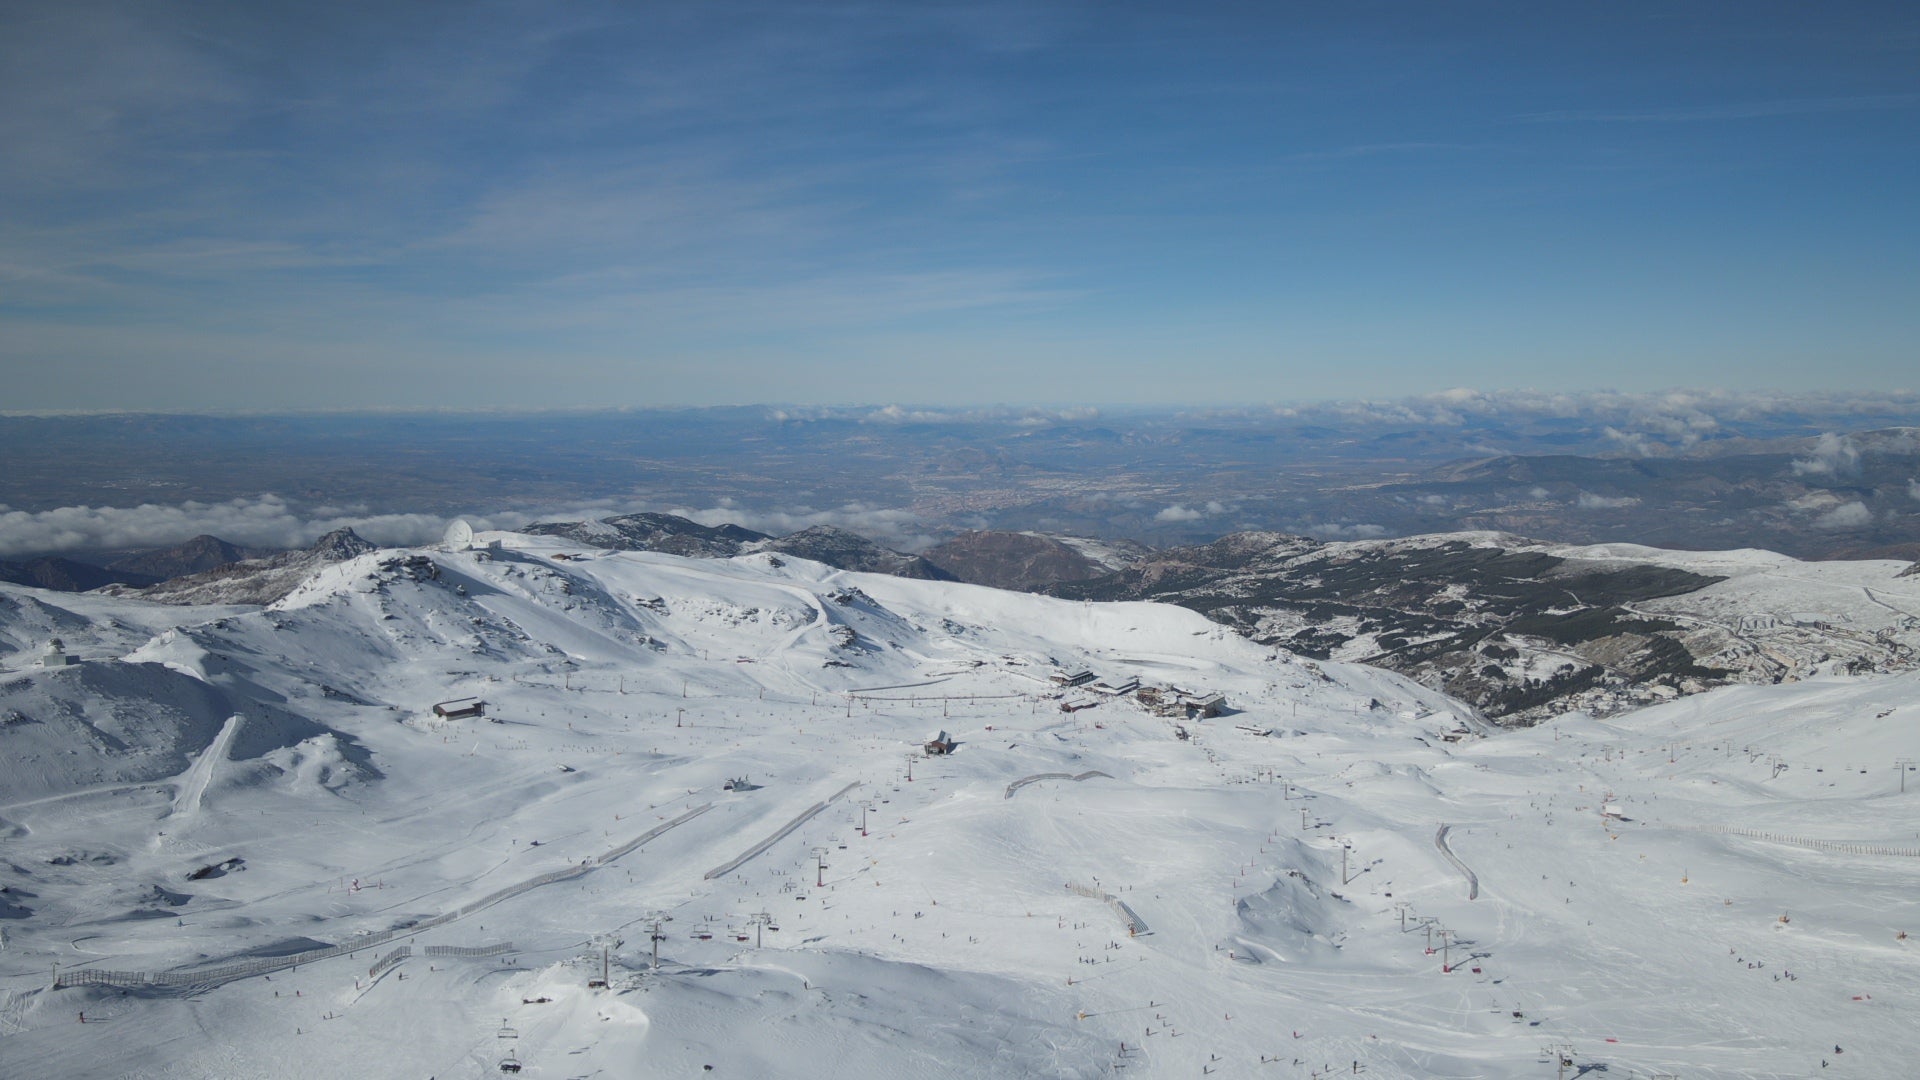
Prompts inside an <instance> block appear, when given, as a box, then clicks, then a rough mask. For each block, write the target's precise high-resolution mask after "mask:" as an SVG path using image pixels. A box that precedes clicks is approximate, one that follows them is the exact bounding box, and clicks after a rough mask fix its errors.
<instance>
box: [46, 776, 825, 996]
mask: <svg viewBox="0 0 1920 1080" xmlns="http://www.w3.org/2000/svg"><path fill="white" fill-rule="evenodd" d="M835 797H836V798H838V796H835ZM825 806H826V804H825V803H822V804H821V807H822V808H825ZM711 809H713V804H712V803H703V804H702V805H700V806H697V807H695V808H693V809H692V810H689V811H687V812H686V813H684V814H681V815H680V816H679V817H677V818H674V819H673V820H672V821H668V822H663V823H662V824H660V825H656V826H654V827H653V828H652V829H649V830H647V831H646V832H645V833H643V834H641V835H640V836H638V837H636V838H634V839H632V840H629V841H627V842H626V843H624V844H621V845H620V846H619V847H616V848H614V849H613V850H611V851H609V852H608V853H607V854H605V855H603V856H601V857H600V859H599V860H598V861H597V862H596V861H594V860H591V859H590V860H588V861H586V862H583V863H581V864H580V865H578V866H569V867H566V868H564V869H560V870H552V871H548V872H547V873H544V874H539V875H536V876H534V877H530V878H528V879H527V880H525V881H522V882H517V883H515V884H513V885H509V886H507V887H506V888H504V889H499V890H496V891H494V892H491V893H488V894H487V895H485V896H483V897H481V898H480V899H478V900H474V901H472V902H470V903H466V904H462V905H461V906H460V907H458V908H455V909H454V910H452V911H448V912H443V913H442V914H439V915H436V916H434V917H433V918H431V919H426V920H424V921H421V922H417V923H414V924H412V925H411V926H402V927H396V928H394V929H391V930H378V931H375V932H373V933H370V934H362V935H360V936H358V937H356V938H354V939H352V940H351V941H347V942H344V943H342V944H339V945H329V946H326V947H325V948H320V949H308V950H307V951H305V952H299V953H292V954H290V955H287V956H268V957H261V958H259V959H255V960H245V961H241V962H239V963H234V964H223V965H221V966H219V967H210V968H195V969H191V970H186V971H178V970H176V971H152V972H149V971H97V970H94V969H91V968H81V969H77V970H74V971H65V972H60V973H59V974H58V975H56V976H55V978H54V983H53V987H54V989H56V990H58V989H60V988H61V987H65V986H88V985H100V986H218V985H221V984H222V983H229V982H233V981H234V980H236V979H246V978H251V977H253V976H255V975H268V974H272V973H273V972H276V971H281V970H284V969H287V968H294V967H299V966H300V965H301V964H311V963H313V962H314V961H317V960H330V959H332V958H334V957H336V956H347V955H351V954H353V953H356V952H359V951H360V950H361V949H372V948H377V947H379V946H381V945H385V944H386V943H387V942H389V941H392V940H393V939H394V938H399V937H411V936H413V935H414V934H419V933H424V932H425V931H428V930H432V929H433V928H435V927H438V926H445V925H446V924H447V923H450V922H452V921H454V920H455V919H459V918H464V917H465V916H468V915H472V914H473V913H475V912H477V911H481V910H484V909H486V908H489V907H492V906H493V905H495V904H498V903H500V902H501V901H503V900H511V899H512V898H514V897H516V896H519V895H520V894H522V893H525V892H530V891H532V890H534V889H537V888H539V887H540V886H542V885H551V884H553V883H554V882H556V881H566V880H568V879H570V878H577V877H582V876H584V875H586V874H590V873H592V872H593V871H594V870H595V869H596V868H597V867H599V866H604V865H605V864H607V863H609V862H612V861H613V860H614V859H617V858H619V857H620V856H622V855H625V854H627V853H628V852H631V851H632V850H633V849H635V848H637V847H639V846H640V845H641V844H644V843H646V842H647V841H649V840H651V839H653V838H654V837H657V836H659V835H660V834H661V833H664V832H666V831H667V830H668V829H671V828H673V827H675V826H677V825H680V824H683V823H685V822H687V821H691V820H693V819H694V818H696V817H699V816H700V815H701V814H704V813H706V812H707V811H708V810H711Z"/></svg>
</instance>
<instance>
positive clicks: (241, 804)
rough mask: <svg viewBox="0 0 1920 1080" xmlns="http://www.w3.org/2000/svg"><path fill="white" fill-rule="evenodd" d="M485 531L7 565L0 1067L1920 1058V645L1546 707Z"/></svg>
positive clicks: (640, 1071) (1158, 621)
mask: <svg viewBox="0 0 1920 1080" xmlns="http://www.w3.org/2000/svg"><path fill="white" fill-rule="evenodd" d="M481 540H482V541H483V543H484V542H485V541H489V540H493V541H498V542H499V543H498V546H482V547H480V548H478V549H476V550H471V551H437V550H382V551H374V552H368V553H365V554H360V555H357V556H354V557H351V558H348V559H346V560H345V561H340V562H337V563H333V564H331V565H327V566H324V567H321V568H319V569H317V570H314V571H311V572H310V573H309V575H308V576H307V577H306V578H305V579H304V580H303V581H302V582H301V583H300V584H299V585H298V586H297V587H294V588H293V589H292V590H291V591H290V592H288V593H287V594H286V595H285V596H284V597H282V598H281V599H279V600H277V601H276V602H274V603H272V604H270V605H267V606H265V607H259V606H251V605H243V606H227V607H217V608H210V607H197V608H196V607H178V606H161V605H157V604H153V603H150V602H145V601H141V600H138V599H131V598H115V597H109V596H101V595H97V594H95V595H83V596H71V595H64V594H53V593H46V592H41V591H38V590H32V589H23V588H17V587H11V586H6V587H0V642H4V643H5V644H6V646H7V647H8V648H7V650H6V651H3V652H0V667H3V668H4V671H0V838H4V840H3V842H4V844H5V848H4V852H3V857H0V887H3V888H4V891H0V944H4V948H0V1074H4V1075H7V1076H13V1075H34V1076H45V1077H64V1076H73V1077H80V1076H98V1075H133V1076H154V1077H162V1076H165V1077H172V1076H222V1077H228V1076H234V1077H242V1076H294V1075H298V1076H321V1077H331V1076H356V1077H358V1076H367V1075H379V1076H388V1075H392V1076H416V1075H417V1076H441V1077H448V1076H481V1075H498V1073H499V1069H500V1066H501V1065H502V1064H506V1063H511V1064H516V1065H519V1066H521V1067H522V1069H523V1070H524V1073H525V1074H526V1075H545V1076H587V1075H606V1076H642V1075H644V1076H653V1075H660V1076H680V1075H717V1076H783V1077H786V1076H822V1077H826V1076H832V1077H846V1076H867V1075H886V1076H896V1075H897V1076H929V1077H940V1076H953V1077H960V1076H968V1077H974V1076H1095V1075H1107V1074H1110V1073H1112V1072H1113V1071H1114V1070H1116V1069H1119V1068H1124V1069H1125V1070H1127V1072H1128V1074H1131V1075H1147V1076H1175V1075H1179V1076H1191V1075H1220V1076H1248V1077H1268V1076H1285V1077H1309V1076H1316V1075H1318V1076H1331V1075H1333V1074H1334V1073H1339V1074H1341V1075H1353V1074H1355V1073H1356V1072H1362V1073H1365V1074H1366V1075H1370V1076H1375V1077H1537V1076H1541V1075H1546V1074H1548V1073H1551V1072H1553V1071H1554V1070H1555V1067H1556V1066H1555V1064H1554V1062H1553V1061H1548V1062H1546V1063H1543V1061H1542V1053H1543V1049H1544V1050H1550V1051H1551V1052H1552V1053H1553V1054H1554V1055H1555V1059H1556V1060H1557V1056H1558V1055H1559V1054H1561V1053H1565V1054H1566V1055H1567V1056H1568V1058H1569V1060H1571V1061H1572V1062H1573V1063H1574V1064H1575V1065H1577V1066H1579V1067H1582V1068H1586V1069H1600V1068H1604V1069H1605V1071H1606V1075H1610V1076H1616V1077H1625V1076H1628V1075H1630V1074H1634V1075H1646V1074H1653V1073H1670V1074H1679V1075H1687V1076H1729V1077H1762V1076H1805V1075H1823V1076H1854V1077H1869V1076H1870V1077H1889V1076H1900V1075H1904V1074H1905V1071H1906V1067H1907V1063H1909V1062H1911V1061H1912V1060H1914V1058H1915V1056H1916V1052H1920V1029H1916V1027H1915V1026H1914V1025H1913V1024H1912V1023H1911V1018H1912V1015H1913V1009H1914V1006H1915V1002H1914V993H1915V991H1914V989H1913V988H1914V987H1915V986H1920V964H1917V963H1916V961H1915V957H1914V955H1913V952H1912V947H1911V944H1910V942H1909V941H1908V940H1907V939H1906V937H1905V934H1904V931H1906V930H1908V929H1910V928H1914V927H1920V888H1916V886H1920V835H1917V832H1920V810H1917V809H1916V808H1917V807H1920V774H1915V775H1914V776H1913V777H1912V778H1911V779H1909V778H1908V774H1907V773H1906V772H1905V771H1904V770H1905V768H1906V766H1905V765H1904V764H1902V765H1901V770H1902V771H1896V770H1895V768H1894V764H1895V763H1896V762H1904V761H1905V760H1908V759H1913V758H1916V757H1920V735H1916V731H1917V730H1920V729H1916V725H1915V722H1916V720H1920V703H1917V702H1916V690H1920V676H1916V675H1911V674H1910V675H1900V676H1891V677H1844V676H1834V675H1822V676H1818V677H1814V678H1810V679H1808V680H1806V681H1802V682H1798V683H1794V684H1791V685H1785V686H1754V687H1732V688H1728V689H1724V690H1719V691H1714V692H1710V693H1705V694H1700V695H1697V696H1694V697H1690V698H1687V699H1684V700H1681V701H1677V702H1673V703H1670V704H1666V705H1662V706H1659V707H1657V708H1653V709H1647V710H1642V711H1639V712H1633V713H1628V714H1624V715H1621V716H1615V717H1612V718H1609V719H1607V720H1604V721H1602V720H1594V719H1590V718H1587V717H1584V716H1581V715H1573V716H1568V717H1564V718H1561V719H1558V720H1555V721H1553V722H1550V723H1547V724H1543V725H1541V726H1539V727H1536V728H1533V729H1530V730H1526V731H1517V732H1504V731H1495V730H1494V729H1491V728H1489V727H1487V726H1486V725H1485V724H1483V723H1482V722H1481V721H1480V720H1479V718H1478V717H1477V716H1476V715H1475V713H1474V712H1473V710H1472V709H1471V708H1470V707H1468V706H1466V705H1464V704H1462V703H1460V702H1457V701H1455V700H1453V699H1450V698H1448V697H1446V696H1444V695H1443V694H1441V693H1439V692H1437V691H1434V690H1429V689H1426V688H1424V687H1421V686H1419V685H1418V684H1416V683H1414V682H1413V681H1411V680H1409V679H1407V678H1405V677H1404V676H1401V675H1398V674H1394V673H1391V672H1386V671H1382V670H1378V669H1373V668H1367V667H1362V666H1357V665H1349V664H1343V663H1335V662H1316V661H1310V660H1303V659H1299V658H1296V657H1295V656H1293V655H1292V654H1289V653H1286V652H1284V651H1278V650H1275V649H1273V648H1271V647H1266V646H1261V645H1258V644H1255V643H1253V642H1251V641H1248V640H1246V639H1245V638H1242V637H1240V636H1238V635H1236V634H1234V633H1232V632H1231V631H1228V630H1226V629H1225V628H1223V627H1220V626H1218V625H1216V624H1213V623H1210V622H1208V621H1207V620H1206V619H1205V618H1203V617H1202V616H1200V615H1199V614H1196V613H1194V612H1192V611H1188V610H1184V609H1181V608H1177V607H1172V606H1167V605H1160V604H1151V603H1134V602H1128V603H1088V602H1082V601H1072V600H1062V599H1054V598H1048V597H1041V596H1032V595H1024V594H1016V593H1008V592H1000V591H996V590H992V589H986V588H981V587H976V586H968V585H962V584H958V583H953V582H944V581H925V580H911V579H905V578H900V577H893V576H882V575H875V574H862V573H855V572H846V571H840V570H835V569H833V568H831V567H828V566H825V565H823V564H820V563H816V562H811V561H808V560H805V559H801V558H798V557H795V556H793V555H791V554H776V553H771V552H761V553H757V554H751V555H745V556H740V557H735V558H727V559H713V558H704V559H689V558H683V557H678V556H673V555H666V554H659V553H653V552H611V553H595V552H593V551H588V552H582V551H581V550H580V547H579V545H578V544H577V543H576V542H575V541H574V540H573V539H572V538H569V537H537V536H521V535H502V534H484V535H483V536H482V537H481ZM54 636H58V637H60V638H61V639H62V642H63V644H64V646H65V650H64V655H65V656H70V657H75V658H78V662H76V663H72V664H67V663H63V662H61V660H60V659H59V658H53V659H48V660H44V661H43V660H41V659H39V657H40V656H41V648H42V646H43V645H44V643H45V640H46V639H47V638H50V637H54ZM1134 684H1138V686H1139V687H1140V688H1142V689H1145V690H1148V691H1152V693H1147V694H1143V693H1141V692H1140V690H1139V689H1134ZM436 706H438V708H436ZM1213 712H1218V713H1219V714H1218V715H1212V716H1208V715H1207V714H1208V713H1213ZM941 732H945V733H946V734H947V735H948V737H949V742H948V743H946V744H943V748H946V747H949V746H950V748H951V753H946V754H940V755H937V756H929V755H928V752H927V750H926V749H925V748H924V747H925V744H926V743H928V742H929V741H930V740H932V739H933V737H934V736H935V735H937V734H939V733H941ZM1902 784H1905V785H1906V787H1907V789H1908V790H1907V791H1906V792H1905V793H1902V792H1901V791H1900V790H1899V788H1900V785H1902ZM656 928H657V931H656ZM656 939H657V940H656ZM1429 941H1431V945H1432V949H1431V951H1429V949H1428V943H1429ZM656 945H657V946H658V954H659V966H658V968H657V969H656V968H655V967H654V966H653V951H654V947H655V946H656ZM603 980H604V981H605V982H607V983H609V984H610V985H607V986H595V985H593V984H595V983H598V982H601V981H603ZM82 1015H84V1019H85V1021H86V1022H85V1023H84V1024H81V1023H77V1022H76V1021H77V1020H78V1019H79V1018H81V1017H82ZM1823 1062H1824V1063H1825V1067H1824V1068H1823ZM709 1069H710V1072H709Z"/></svg>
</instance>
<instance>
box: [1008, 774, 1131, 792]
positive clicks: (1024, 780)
mask: <svg viewBox="0 0 1920 1080" xmlns="http://www.w3.org/2000/svg"><path fill="white" fill-rule="evenodd" d="M1096 776H1105V777H1106V778H1107V779H1109V780H1111V779H1113V777H1112V776H1110V775H1108V774H1107V773H1103V772H1101V771H1100V770H1099V769H1088V770H1087V771H1086V772H1083V773H1080V774H1079V775H1077V776H1076V775H1075V774H1073V773H1070V772H1043V773H1034V774H1033V775H1032V776H1023V777H1021V778H1020V779H1018V780H1015V781H1014V782H1013V783H1011V784H1008V785H1007V794H1006V796H1005V797H1006V798H1009V799H1011V798H1013V793H1014V792H1016V791H1019V790H1020V789H1021V788H1023V787H1026V786H1027V785H1028V784H1034V783H1038V782H1040V781H1042V780H1072V781H1075V782H1078V781H1081V780H1091V779H1093V778H1094V777H1096Z"/></svg>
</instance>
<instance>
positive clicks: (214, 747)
mask: <svg viewBox="0 0 1920 1080" xmlns="http://www.w3.org/2000/svg"><path fill="white" fill-rule="evenodd" d="M243 723H245V721H244V720H243V719H242V718H241V716H240V714H238V713H235V714H234V715H232V716H229V717H227V722H226V723H225V724H223V725H221V727H220V733H219V734H218V735H215V736H214V737H213V741H212V742H210V743H208V744H207V748H206V750H205V751H204V752H202V753H201V755H200V756H199V758H197V759H195V761H194V763H193V764H192V765H189V766H188V767H187V771H186V772H184V773H182V774H180V794H179V795H178V796H176V797H175V798H174V800H173V814H172V816H173V817H175V818H183V819H188V820H191V819H192V818H193V817H194V816H195V815H197V814H198V813H199V812H200V798H201V796H203V795H205V794H206V793H207V785H208V784H210V783H212V782H213V770H214V769H216V768H218V767H219V765H220V763H221V762H222V761H225V760H226V759H227V749H228V748H229V747H231V746H232V745H233V737H234V736H235V735H237V734H239V733H240V725H241V724H243Z"/></svg>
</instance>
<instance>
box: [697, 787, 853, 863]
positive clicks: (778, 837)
mask: <svg viewBox="0 0 1920 1080" xmlns="http://www.w3.org/2000/svg"><path fill="white" fill-rule="evenodd" d="M859 786H860V781H858V780H855V781H854V782H853V783H851V784H848V785H847V786H846V787H843V788H841V789H840V790H839V791H836V792H834V793H833V794H832V795H829V796H827V797H826V798H825V799H823V800H821V801H820V802H817V803H814V804H813V805H812V806H809V807H807V808H806V809H805V810H802V811H800V815H799V816H798V817H796V818H794V819H793V820H792V821H789V822H787V823H786V824H785V825H783V826H781V827H780V831H779V832H776V833H774V834H773V835H772V836H769V837H767V838H766V839H765V840H762V841H760V842H759V843H757V844H755V845H753V846H752V847H750V848H748V849H747V850H745V851H743V852H741V853H740V854H739V855H737V856H735V857H733V858H732V859H729V860H727V861H726V862H724V863H721V864H720V865H719V866H716V867H714V868H713V869H711V870H709V871H707V872H706V874H705V876H704V880H706V881H712V880H713V879H714V878H718V877H725V876H727V875H728V874H731V873H733V872H734V871H735V870H738V869H739V868H740V867H742V866H744V865H746V863H747V862H748V861H749V860H751V859H753V858H754V857H755V856H757V855H759V854H760V853H762V852H764V851H766V850H767V849H768V848H770V847H772V846H773V845H775V844H777V843H779V842H780V841H782V840H785V839H786V838H787V837H788V836H789V835H790V834H791V833H792V832H793V830H795V829H797V828H799V827H800V826H802V825H805V824H806V823H807V822H809V821H811V820H813V817H814V815H815V814H818V813H819V812H820V811H822V810H825V809H826V808H827V807H828V805H829V804H831V803H835V802H838V801H839V800H840V798H841V796H843V795H845V794H846V793H847V792H849V791H852V790H853V789H854V788H857V787H859Z"/></svg>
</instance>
